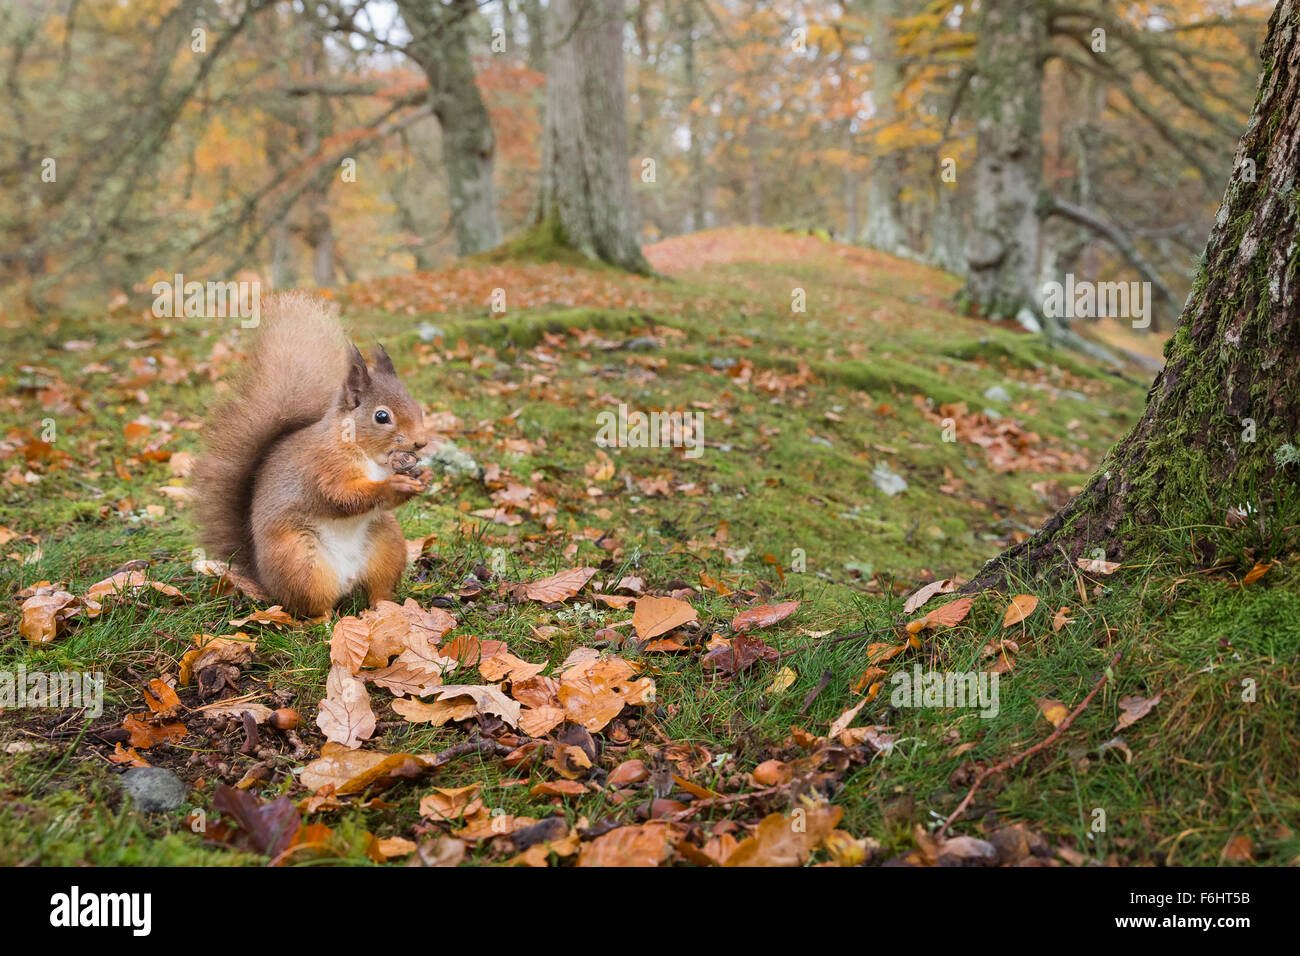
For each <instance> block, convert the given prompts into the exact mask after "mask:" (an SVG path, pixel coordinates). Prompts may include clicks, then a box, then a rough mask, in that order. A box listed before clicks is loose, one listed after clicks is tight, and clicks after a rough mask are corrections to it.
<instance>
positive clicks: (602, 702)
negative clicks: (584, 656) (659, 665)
mask: <svg viewBox="0 0 1300 956" xmlns="http://www.w3.org/2000/svg"><path fill="white" fill-rule="evenodd" d="M635 674H636V669H635V668H634V667H632V665H631V664H629V663H628V662H627V661H625V660H623V659H622V658H619V657H604V658H598V659H597V660H592V661H583V662H581V663H579V664H576V665H574V666H573V667H570V668H567V669H566V670H565V671H564V672H563V673H562V674H561V675H560V686H559V688H558V689H557V691H556V694H557V696H558V698H559V701H560V706H561V707H563V708H564V714H565V716H566V717H567V718H568V719H569V720H571V721H573V722H574V723H575V724H581V725H582V726H583V727H586V728H587V730H588V731H590V732H592V733H595V732H596V731H598V730H601V729H603V728H604V727H605V725H606V724H608V723H609V722H610V721H611V720H613V719H614V718H615V717H617V716H618V715H619V713H620V712H621V711H622V710H623V708H624V707H625V706H627V705H628V704H633V705H637V704H646V703H652V702H653V701H654V699H655V697H654V695H655V685H654V681H653V680H651V679H650V678H648V677H642V678H640V679H637V680H633V679H632V678H633V676H634V675H635Z"/></svg>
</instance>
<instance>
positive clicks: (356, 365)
mask: <svg viewBox="0 0 1300 956" xmlns="http://www.w3.org/2000/svg"><path fill="white" fill-rule="evenodd" d="M369 389H370V371H369V369H367V368H366V360H365V358H364V357H363V356H362V355H361V350H360V349H358V348H357V347H356V346H355V345H354V346H352V350H351V351H350V352H349V353H348V376H347V378H346V379H345V380H344V382H343V394H342V395H341V396H340V401H341V402H342V403H343V407H344V408H345V409H352V408H356V407H357V406H358V405H360V404H361V396H362V395H364V394H365V393H366V392H367V391H368V390H369Z"/></svg>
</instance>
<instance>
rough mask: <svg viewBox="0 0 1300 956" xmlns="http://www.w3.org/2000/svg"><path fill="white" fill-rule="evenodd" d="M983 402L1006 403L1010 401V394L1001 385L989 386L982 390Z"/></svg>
mask: <svg viewBox="0 0 1300 956" xmlns="http://www.w3.org/2000/svg"><path fill="white" fill-rule="evenodd" d="M984 400H985V401H989V402H1003V403H1007V402H1010V401H1011V393H1010V392H1008V391H1007V390H1006V389H1005V388H1003V387H1002V386H1001V385H990V386H989V387H988V388H986V389H984Z"/></svg>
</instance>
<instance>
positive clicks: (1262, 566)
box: [1241, 561, 1273, 584]
mask: <svg viewBox="0 0 1300 956" xmlns="http://www.w3.org/2000/svg"><path fill="white" fill-rule="evenodd" d="M1272 566H1273V562H1272V561H1259V562H1257V563H1256V564H1255V566H1254V567H1253V568H1251V569H1250V570H1249V571H1247V572H1246V576H1245V577H1244V578H1242V579H1241V583H1242V584H1254V583H1255V582H1256V581H1258V580H1259V579H1260V578H1262V577H1263V576H1264V575H1265V574H1267V573H1268V569H1269V568H1271V567H1272Z"/></svg>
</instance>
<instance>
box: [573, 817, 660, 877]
mask: <svg viewBox="0 0 1300 956" xmlns="http://www.w3.org/2000/svg"><path fill="white" fill-rule="evenodd" d="M684 834H685V828H684V827H679V826H675V825H673V824H670V823H662V822H651V823H643V824H641V825H640V826H626V827H615V828H614V829H613V830H610V831H609V832H607V833H603V834H601V835H600V836H598V837H596V839H594V840H592V841H590V842H589V843H584V844H583V845H582V849H581V851H579V853H578V866H658V865H659V864H660V863H663V862H664V861H665V860H667V859H668V857H669V856H670V855H671V854H672V852H673V847H674V846H676V845H677V844H678V843H679V842H681V840H682V837H683V836H684Z"/></svg>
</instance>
